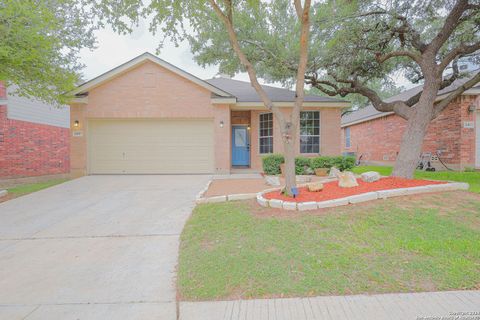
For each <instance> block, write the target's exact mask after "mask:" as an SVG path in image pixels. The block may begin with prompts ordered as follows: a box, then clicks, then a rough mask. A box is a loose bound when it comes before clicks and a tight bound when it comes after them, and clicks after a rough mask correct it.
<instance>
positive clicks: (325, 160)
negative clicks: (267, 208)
mask: <svg viewBox="0 0 480 320" xmlns="http://www.w3.org/2000/svg"><path fill="white" fill-rule="evenodd" d="M284 162H285V158H284V157H283V155H281V154H271V155H268V156H264V157H263V158H262V163H263V172H265V174H267V175H276V174H280V173H281V170H280V165H281V164H282V163H284ZM354 166H355V157H350V156H349V157H342V156H340V157H326V156H321V157H315V158H306V157H297V158H295V174H309V173H311V171H312V170H315V169H317V168H328V169H330V168H331V167H336V168H337V169H339V170H340V171H345V170H351V169H352V168H353V167H354Z"/></svg>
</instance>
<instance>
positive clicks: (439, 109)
mask: <svg viewBox="0 0 480 320" xmlns="http://www.w3.org/2000/svg"><path fill="white" fill-rule="evenodd" d="M479 82H480V72H478V73H477V74H476V75H475V76H473V77H472V78H471V79H470V80H468V81H467V82H465V83H464V84H463V85H461V86H460V87H458V88H457V89H455V90H454V91H453V92H452V93H450V94H449V95H448V96H447V97H446V98H445V99H443V100H442V101H440V102H439V103H437V104H436V105H435V107H434V110H433V117H432V119H435V118H436V117H438V115H439V114H440V113H441V112H442V111H443V110H444V109H445V108H446V107H447V106H448V105H449V104H450V102H452V101H453V100H455V98H457V97H458V96H460V95H461V94H462V93H464V92H465V91H467V90H468V89H470V88H471V87H473V86H474V85H476V84H477V83H479Z"/></svg>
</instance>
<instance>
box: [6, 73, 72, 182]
mask: <svg viewBox="0 0 480 320" xmlns="http://www.w3.org/2000/svg"><path fill="white" fill-rule="evenodd" d="M15 91H16V88H15V87H14V86H9V87H8V88H6V87H5V85H4V84H3V83H1V82H0V185H1V186H4V187H8V186H10V185H14V184H17V183H22V182H30V181H32V182H33V181H40V180H48V179H52V178H60V177H66V176H68V175H69V174H70V120H69V119H70V111H69V107H68V106H63V107H58V106H52V105H49V104H46V103H43V102H41V101H38V100H35V99H28V98H25V97H20V96H17V95H15Z"/></svg>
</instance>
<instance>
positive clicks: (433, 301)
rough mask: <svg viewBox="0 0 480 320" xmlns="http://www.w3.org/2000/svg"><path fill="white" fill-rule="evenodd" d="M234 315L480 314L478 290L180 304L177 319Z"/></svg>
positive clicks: (321, 319)
mask: <svg viewBox="0 0 480 320" xmlns="http://www.w3.org/2000/svg"><path fill="white" fill-rule="evenodd" d="M455 313H456V314H455ZM455 316H458V317H455ZM442 317H443V318H442ZM237 319H238V320H240V319H241V320H337V319H338V320H360V319H361V320H387V319H388V320H396V319H398V320H406V319H412V320H416V319H418V320H420V319H431V320H433V319H438V320H440V319H443V320H454V319H455V320H466V319H469V320H473V319H480V291H450V292H430V293H406V294H379V295H355V296H332V297H313V298H291V299H263V300H237V301H218V302H182V303H180V320H237Z"/></svg>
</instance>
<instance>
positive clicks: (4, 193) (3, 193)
mask: <svg viewBox="0 0 480 320" xmlns="http://www.w3.org/2000/svg"><path fill="white" fill-rule="evenodd" d="M7 193H8V192H7V190H0V198H1V197H3V196H6V195H7Z"/></svg>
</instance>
